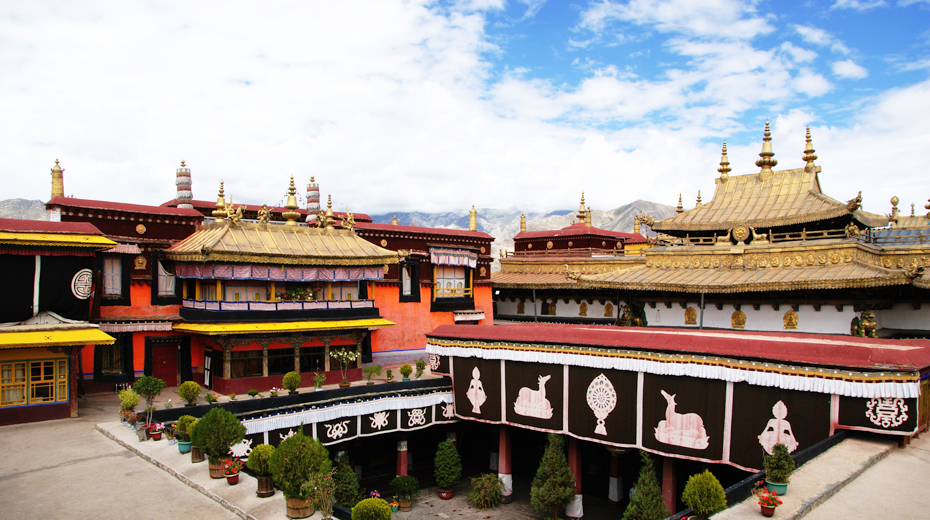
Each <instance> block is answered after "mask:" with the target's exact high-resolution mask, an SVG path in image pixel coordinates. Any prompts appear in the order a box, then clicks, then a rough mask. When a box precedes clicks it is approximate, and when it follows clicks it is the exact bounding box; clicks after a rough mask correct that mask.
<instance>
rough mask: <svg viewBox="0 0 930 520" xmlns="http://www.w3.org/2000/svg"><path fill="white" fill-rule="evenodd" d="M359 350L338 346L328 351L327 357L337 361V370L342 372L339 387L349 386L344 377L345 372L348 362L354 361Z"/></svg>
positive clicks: (347, 368)
mask: <svg viewBox="0 0 930 520" xmlns="http://www.w3.org/2000/svg"><path fill="white" fill-rule="evenodd" d="M359 355H360V352H359V351H357V350H354V349H352V348H350V347H345V348H338V349H334V350H330V351H329V357H331V358H333V359H335V360H336V361H338V362H339V372H340V373H341V374H342V383H339V386H340V387H346V386H349V381H348V380H347V379H346V373H347V372H348V370H349V363H354V362H355V360H356V359H358V356H359Z"/></svg>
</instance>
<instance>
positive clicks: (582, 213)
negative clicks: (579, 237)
mask: <svg viewBox="0 0 930 520" xmlns="http://www.w3.org/2000/svg"><path fill="white" fill-rule="evenodd" d="M575 216H576V217H578V223H579V224H583V223H584V217H585V209H584V192H581V205H580V206H578V213H577V214H576V215H575Z"/></svg>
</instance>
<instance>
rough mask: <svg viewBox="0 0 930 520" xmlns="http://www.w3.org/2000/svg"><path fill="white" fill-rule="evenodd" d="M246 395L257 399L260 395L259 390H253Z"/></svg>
mask: <svg viewBox="0 0 930 520" xmlns="http://www.w3.org/2000/svg"><path fill="white" fill-rule="evenodd" d="M246 393H247V394H249V397H255V396H256V395H258V390H256V389H254V388H253V389H251V390H249V391H248V392H246Z"/></svg>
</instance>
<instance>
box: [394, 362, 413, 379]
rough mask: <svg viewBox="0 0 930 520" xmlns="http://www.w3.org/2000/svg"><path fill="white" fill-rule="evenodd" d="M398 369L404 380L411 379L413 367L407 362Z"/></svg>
mask: <svg viewBox="0 0 930 520" xmlns="http://www.w3.org/2000/svg"><path fill="white" fill-rule="evenodd" d="M397 371H398V372H400V375H401V377H403V378H404V381H410V374H412V373H413V367H411V366H410V365H409V364H407V363H404V364H403V365H401V366H400V368H399V369H398V370H397Z"/></svg>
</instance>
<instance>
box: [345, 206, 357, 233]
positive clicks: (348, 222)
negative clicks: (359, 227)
mask: <svg viewBox="0 0 930 520" xmlns="http://www.w3.org/2000/svg"><path fill="white" fill-rule="evenodd" d="M354 227H355V217H353V216H352V213H349V206H346V216H345V217H344V218H342V229H348V230H351V229H352V228H354Z"/></svg>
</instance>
